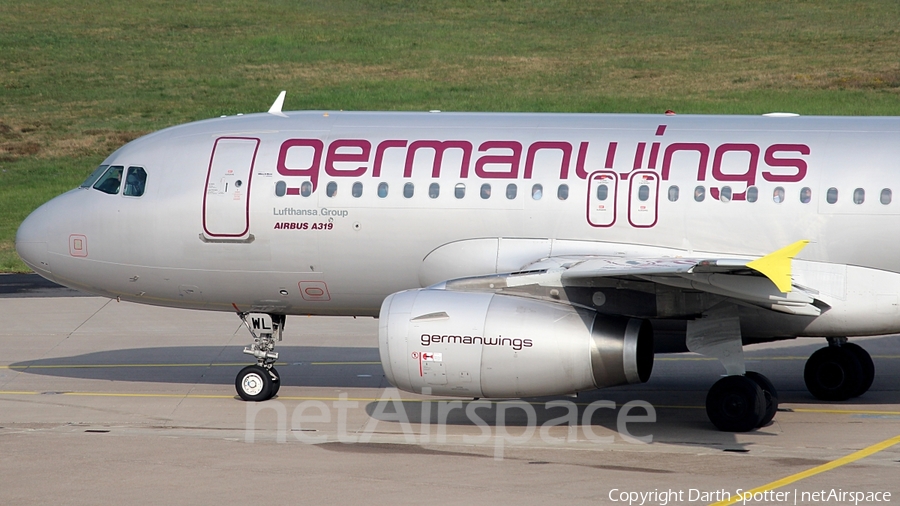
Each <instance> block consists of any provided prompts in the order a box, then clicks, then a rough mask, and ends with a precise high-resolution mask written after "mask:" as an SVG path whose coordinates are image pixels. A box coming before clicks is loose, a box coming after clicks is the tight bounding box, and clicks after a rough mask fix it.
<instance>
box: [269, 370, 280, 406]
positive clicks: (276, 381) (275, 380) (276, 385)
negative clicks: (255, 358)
mask: <svg viewBox="0 0 900 506" xmlns="http://www.w3.org/2000/svg"><path fill="white" fill-rule="evenodd" d="M269 372H270V373H271V375H272V391H271V392H269V398H270V399H271V398H272V397H275V396H276V395H278V390H279V389H281V375H280V374H278V371H276V370H275V368H274V367H273V368H271V369H269Z"/></svg>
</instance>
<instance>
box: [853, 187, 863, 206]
mask: <svg viewBox="0 0 900 506" xmlns="http://www.w3.org/2000/svg"><path fill="white" fill-rule="evenodd" d="M865 201H866V190H863V189H862V188H857V189H855V190H853V203H854V204H857V205H859V204H862V203H863V202H865Z"/></svg>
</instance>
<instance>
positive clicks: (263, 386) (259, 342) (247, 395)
mask: <svg viewBox="0 0 900 506" xmlns="http://www.w3.org/2000/svg"><path fill="white" fill-rule="evenodd" d="M238 316H240V317H241V320H242V321H243V322H244V325H246V326H247V329H248V330H249V331H250V334H251V335H252V336H253V344H251V345H250V346H248V347H246V348H244V353H246V354H248V355H253V356H254V357H256V364H255V365H248V366H247V367H245V368H243V369H241V372H239V373H238V375H237V378H235V380H234V388H235V390H237V394H238V395H239V396H240V397H241V399H243V400H245V401H253V402H259V401H265V400H269V399H271V398H272V397H274V396H275V394H277V393H278V390H279V389H280V388H281V377H280V376H279V375H278V371H276V370H275V367H274V365H275V361H276V360H278V353H277V352H275V339H276V338H275V336H278V341H281V333H282V331H283V329H284V323H285V316H284V315H278V314H274V315H269V314H266V313H238Z"/></svg>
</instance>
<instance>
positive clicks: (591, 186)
mask: <svg viewBox="0 0 900 506" xmlns="http://www.w3.org/2000/svg"><path fill="white" fill-rule="evenodd" d="M618 183H619V175H618V174H616V173H615V172H612V171H606V170H600V171H597V172H594V173H593V174H591V175H590V176H589V177H588V204H587V205H588V208H587V220H588V223H590V224H591V225H592V226H595V227H611V226H613V225H614V224H615V223H616V199H617V195H618V193H619V192H618Z"/></svg>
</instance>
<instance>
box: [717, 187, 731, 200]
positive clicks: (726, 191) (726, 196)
mask: <svg viewBox="0 0 900 506" xmlns="http://www.w3.org/2000/svg"><path fill="white" fill-rule="evenodd" d="M719 200H720V201H721V202H731V187H730V186H723V187H722V191H720V192H719Z"/></svg>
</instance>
